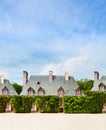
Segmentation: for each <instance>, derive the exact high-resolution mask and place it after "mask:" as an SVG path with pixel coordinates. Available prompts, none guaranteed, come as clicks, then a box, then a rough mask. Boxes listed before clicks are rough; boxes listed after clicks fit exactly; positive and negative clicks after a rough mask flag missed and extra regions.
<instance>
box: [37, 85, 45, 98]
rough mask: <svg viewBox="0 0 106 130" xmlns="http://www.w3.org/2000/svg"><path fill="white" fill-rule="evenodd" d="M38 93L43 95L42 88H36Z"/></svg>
mask: <svg viewBox="0 0 106 130" xmlns="http://www.w3.org/2000/svg"><path fill="white" fill-rule="evenodd" d="M38 95H39V96H43V95H44V90H43V88H41V87H40V88H39V89H38Z"/></svg>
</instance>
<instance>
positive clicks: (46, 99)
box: [34, 96, 60, 113]
mask: <svg viewBox="0 0 106 130" xmlns="http://www.w3.org/2000/svg"><path fill="white" fill-rule="evenodd" d="M34 104H36V105H37V106H38V108H39V111H40V112H41V113H46V112H48V113H57V112H59V111H60V106H59V97H58V96H37V97H35V102H34Z"/></svg>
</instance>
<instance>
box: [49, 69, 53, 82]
mask: <svg viewBox="0 0 106 130" xmlns="http://www.w3.org/2000/svg"><path fill="white" fill-rule="evenodd" d="M52 80H53V71H49V81H52Z"/></svg>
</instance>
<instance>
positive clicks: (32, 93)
mask: <svg viewBox="0 0 106 130" xmlns="http://www.w3.org/2000/svg"><path fill="white" fill-rule="evenodd" d="M34 93H35V92H34V90H33V88H31V87H30V88H29V89H28V95H29V96H33V95H34Z"/></svg>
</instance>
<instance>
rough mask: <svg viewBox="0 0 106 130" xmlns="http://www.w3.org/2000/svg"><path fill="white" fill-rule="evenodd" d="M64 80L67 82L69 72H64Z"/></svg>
mask: <svg viewBox="0 0 106 130" xmlns="http://www.w3.org/2000/svg"><path fill="white" fill-rule="evenodd" d="M65 80H66V81H68V80H69V72H68V71H66V72H65Z"/></svg>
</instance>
